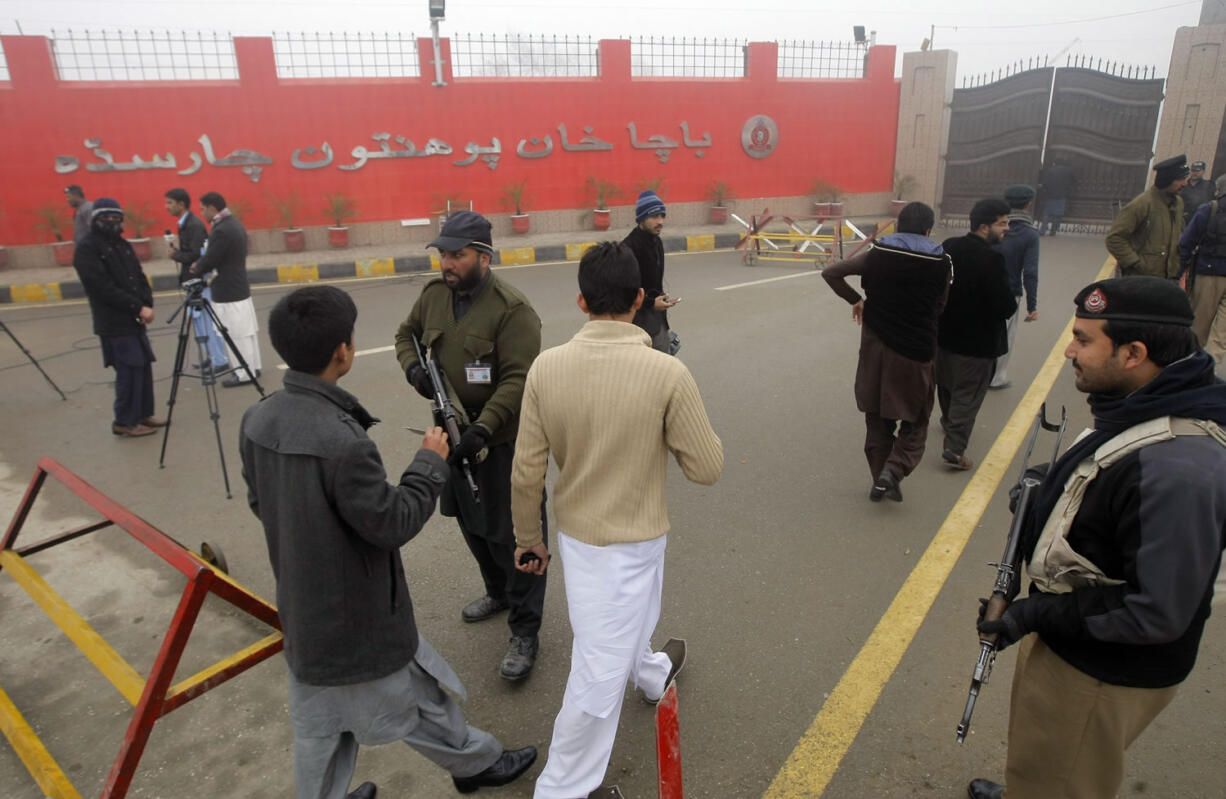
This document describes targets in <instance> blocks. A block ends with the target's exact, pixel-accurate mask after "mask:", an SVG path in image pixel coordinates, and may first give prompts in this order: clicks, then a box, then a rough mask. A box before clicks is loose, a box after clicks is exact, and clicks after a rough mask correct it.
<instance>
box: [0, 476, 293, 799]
mask: <svg viewBox="0 0 1226 799" xmlns="http://www.w3.org/2000/svg"><path fill="white" fill-rule="evenodd" d="M48 477H53V478H55V479H56V480H57V481H59V482H60V483H61V484H63V485H64V486H65V487H66V488H67V489H68V490H69V491H71V492H72V493H73V494H75V495H76V496H78V497H80V498H81V499H82V500H84V501H85V502H86V503H87V504H89V505H90V506H92V507H93V508H94V509H95V510H96V511H98V512H99V513H101V514H102V516H103V517H104V518H103V519H102V520H101V521H97V522H94V523H92V524H88V525H85V526H84V527H79V528H77V529H75V530H69V531H68V532H64V533H60V534H58V535H55V536H53V537H51V538H49V539H46V540H44V541H40V542H38V543H35V544H29V545H27V546H24V547H20V548H18V547H15V546H14V544H15V542H16V540H17V536H18V534H19V533H20V532H21V528H22V526H23V525H24V524H25V521H26V518H27V517H28V516H29V513H30V509H31V507H32V506H33V504H34V500H35V499H36V498H37V497H38V493H39V491H40V490H41V489H42V486H43V483H44V482H45V481H46V479H47V478H48ZM112 525H114V526H117V527H119V528H121V529H122V530H124V531H125V532H127V533H128V534H129V535H131V536H132V537H133V538H135V539H136V540H137V541H139V542H140V543H141V544H144V545H145V546H146V547H147V548H149V549H150V550H151V551H152V552H153V553H154V554H155V555H157V556H158V557H160V558H161V559H162V560H164V561H166V563H167V564H169V565H170V566H172V567H174V568H175V569H177V570H178V571H179V572H180V573H181V574H183V576H184V577H186V578H187V584H186V586H184V588H183V594H182V596H181V597H180V599H179V604H178V607H177V608H176V610H175V614H174V617H173V619H172V620H171V622H170V627H169V628H168V629H167V631H166V634H165V636H164V637H163V639H162V646H161V649H160V650H159V651H158V654H157V659H156V660H155V661H154V664H153V669H152V671H151V673H150V674H149V676H148V678H146V679H143V680H142V678H141V676H140V675H139V674H138V673H137V672H136V670H135V669H133V668H132V666H130V665H129V664H128V663H127V661H125V660H124V659H123V658H122V657H121V656H120V655H119V653H118V652H116V651H115V649H114V648H112V647H111V646H110V644H108V643H107V642H106V641H105V640H104V639H103V638H102V636H101V635H99V634H98V633H97V632H96V631H95V630H94V629H93V628H92V627H91V626H90V625H89V623H88V622H87V621H86V620H85V619H84V618H82V617H81V616H80V615H79V614H78V613H77V612H76V611H75V610H73V609H72V608H71V607H70V606H69V604H68V603H67V602H66V601H65V600H64V599H63V598H62V597H61V596H60V595H59V594H57V593H56V592H55V591H54V590H53V589H52V588H51V586H50V585H48V584H47V582H46V581H44V580H43V578H42V577H41V576H40V575H39V574H38V573H37V572H36V571H35V570H34V569H33V568H32V567H31V566H30V564H29V563H28V562H27V561H26V556H28V555H32V554H34V553H35V552H42V551H43V550H46V549H50V548H51V547H54V546H57V545H59V544H62V543H64V542H66V541H71V540H73V539H75V538H80V537H81V536H84V535H88V534H90V533H93V532H96V531H98V530H101V529H104V528H106V527H110V526H112ZM0 568H2V569H3V570H4V571H6V572H8V574H9V575H10V576H11V577H12V578H13V579H14V580H15V581H16V582H17V584H18V585H20V586H21V587H22V588H23V589H24V590H25V591H26V593H28V594H29V595H30V597H31V598H32V599H33V600H34V601H35V602H36V603H37V604H38V605H39V606H40V607H41V608H42V609H43V610H44V611H45V612H46V613H47V615H48V616H50V617H51V620H52V621H54V622H55V623H56V625H57V626H59V628H60V629H61V630H62V631H63V632H64V634H65V635H67V636H68V638H69V640H71V641H72V642H73V643H74V644H76V646H77V648H78V649H80V650H81V652H82V654H84V655H85V656H86V657H87V658H88V659H89V660H90V662H92V663H93V664H94V666H95V667H96V668H97V669H98V671H100V672H101V673H102V675H103V676H104V677H106V678H107V679H108V680H109V681H110V682H111V684H112V685H114V686H115V688H116V690H118V691H119V693H120V694H122V695H123V697H124V698H125V699H127V700H128V702H129V703H130V704H132V705H133V706H134V707H135V711H134V713H133V715H132V720H131V722H130V723H129V724H128V729H127V732H126V733H125V734H124V737H123V742H122V744H121V745H120V748H119V753H118V754H117V755H116V756H115V761H114V763H113V764H112V766H111V771H110V774H109V775H108V776H107V780H106V784H105V786H104V787H103V789H102V799H121V797H123V796H125V795H126V794H127V792H128V788H129V786H130V785H131V783H132V778H133V776H135V774H136V767H137V764H138V763H139V762H140V758H141V754H142V753H143V752H144V750H145V744H146V743H147V742H148V740H149V735H150V733H151V732H152V731H153V725H154V724H155V723H156V722H157V720H158V719H160V718H161V717H162V716H165V715H166V714H167V713H169V712H170V711H172V710H175V709H176V708H178V707H181V706H182V705H185V704H187V703H188V702H190V701H191V700H193V699H195V698H196V697H198V696H200V695H201V694H203V693H205V692H207V691H209V690H212V689H213V688H216V687H217V686H219V685H221V684H222V683H224V682H226V681H227V680H230V679H232V678H233V677H236V676H237V675H239V674H241V673H243V672H244V671H246V670H247V669H249V668H251V667H252V666H254V665H256V664H257V663H260V662H262V661H264V660H266V659H268V658H269V657H271V656H273V655H275V654H276V653H278V652H280V651H281V649H282V646H283V641H282V638H281V633H280V629H281V623H280V620H279V618H278V617H277V609H276V608H275V607H273V606H272V605H271V604H269V603H268V602H266V601H264V600H263V599H260V598H259V597H258V596H256V595H255V594H253V593H252V592H251V591H250V590H248V589H247V588H244V587H243V586H241V585H239V584H238V583H236V582H235V581H233V580H231V579H230V578H229V577H228V576H227V575H226V574H224V573H223V572H221V571H218V570H216V569H214V568H213V567H212V566H210V565H209V564H208V563H207V562H205V561H204V560H203V559H201V558H200V557H199V556H197V555H196V554H195V553H193V552H191V551H189V550H188V549H186V548H185V547H183V546H182V545H181V544H179V543H178V542H177V541H175V540H174V539H172V538H170V537H169V536H168V535H166V534H165V533H163V532H161V531H160V530H158V529H157V528H155V527H153V526H152V525H151V524H149V523H148V522H146V521H145V520H143V519H141V518H140V517H139V516H137V515H136V514H134V513H132V512H131V511H129V510H127V509H126V508H124V507H122V506H121V505H119V504H118V503H116V502H114V501H113V500H111V499H110V498H108V497H107V496H105V495H104V494H102V493H101V492H100V491H98V490H97V489H96V488H94V487H93V486H91V485H90V484H88V483H86V482H85V481H84V480H82V479H81V478H80V477H78V476H77V475H76V474H73V473H72V472H71V471H69V470H68V469H67V468H65V467H64V466H63V465H61V464H60V463H58V462H56V461H55V460H52V459H51V458H42V459H41V460H40V461H39V462H38V468H37V470H36V471H35V473H34V478H33V479H32V480H31V481H30V485H29V487H28V488H27V489H26V493H25V496H24V497H23V498H22V500H21V504H20V505H19V506H18V508H17V512H16V513H15V514H14V516H13V520H12V522H11V523H10V524H9V528H8V531H7V532H6V533H5V535H4V540H3V542H2V543H0ZM210 593H211V594H213V595H215V596H217V597H218V598H219V599H223V600H225V601H226V602H229V603H230V604H231V605H233V606H234V607H235V608H237V609H238V610H240V611H242V612H243V613H246V614H248V615H250V616H252V617H254V618H256V619H258V620H259V621H261V622H263V623H264V624H266V625H268V626H269V627H272V628H274V629H275V630H277V632H274V633H273V634H271V635H269V636H267V637H265V638H264V639H262V640H260V641H257V642H256V643H254V644H252V645H251V646H248V647H247V648H245V649H243V650H241V651H239V652H237V653H235V654H233V655H231V656H230V657H227V658H225V659H224V660H221V661H219V662H217V663H214V664H213V665H211V666H208V667H207V668H205V669H203V670H202V671H200V672H198V673H197V674H195V675H193V676H191V677H188V678H187V679H185V680H182V681H180V682H178V683H176V684H173V685H172V684H171V680H172V679H174V676H175V670H176V669H177V668H178V665H179V660H180V658H181V657H182V655H183V650H184V649H185V648H186V646H187V642H188V639H189V638H190V637H191V633H192V628H193V627H194V625H195V623H196V619H197V617H198V616H199V613H200V608H201V606H202V605H203V603H204V598H205V596H206V595H207V594H210ZM0 732H3V733H4V735H5V737H6V738H8V740H9V743H10V744H11V745H12V747H13V749H14V750H15V751H16V752H17V755H18V757H20V758H21V760H22V762H23V763H24V764H25V766H26V768H27V769H28V770H29V772H30V774H31V776H32V777H33V778H34V780H35V782H37V783H38V786H39V787H40V788H41V789H42V791H43V793H44V794H46V795H47V796H48V797H51V799H80V794H79V793H78V792H77V790H76V788H74V787H73V785H72V783H70V782H69V781H68V778H67V777H66V776H65V774H64V772H63V770H62V769H61V768H60V767H59V765H58V764H57V763H56V762H55V760H54V759H53V758H52V757H51V755H50V753H49V752H48V751H47V750H46V748H45V747H44V746H43V745H42V742H41V741H40V740H39V739H38V736H37V735H36V734H35V733H34V730H33V729H32V728H31V727H30V725H29V724H28V723H27V722H26V720H25V718H24V717H23V716H22V715H21V712H20V711H19V710H18V709H17V707H16V706H15V705H14V704H13V703H12V702H11V701H10V700H9V698H8V695H7V694H5V693H4V691H3V690H2V689H0Z"/></svg>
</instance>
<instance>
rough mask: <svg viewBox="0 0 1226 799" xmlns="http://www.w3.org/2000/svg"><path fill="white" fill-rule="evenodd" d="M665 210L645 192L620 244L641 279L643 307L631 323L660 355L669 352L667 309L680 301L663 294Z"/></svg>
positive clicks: (653, 197) (670, 350)
mask: <svg viewBox="0 0 1226 799" xmlns="http://www.w3.org/2000/svg"><path fill="white" fill-rule="evenodd" d="M665 213H666V209H665V208H664V201H663V200H661V199H660V198H659V197H658V196H657V195H656V193H655V192H654V191H652V190H651V189H647V190H646V191H644V192H643V193H642V194H640V195H639V199H638V202H636V203H635V204H634V221H635V223H636V226H635V228H634V230H632V231H630V235H628V236H626V238H625V239H623V240H622V243H623V244H625V245H626V246H627V247H629V248H630V249H631V251H632V252H633V253H634V257H635V258H636V259H637V260H638V262H639V275H640V276H641V277H642V279H643V295H644V296H643V305H642V307H641V308H639V310H638V311H637V312H636V313H635V315H634V323H635V324H636V325H638V326H639V327H641V328H643V329H644V330H646V331H647V335H649V336H651V346H652V347H654V348H655V349H657V350H659V351H660V352H671V353H672V354H676V350H673V349H670V336H669V329H668V309H669V308H672V307H673V306H674V305H676V304H677V303H678V302H680V300H678V299H674V298H673V297H670V296H668V294H667V293H665V291H664V242H662V241H661V240H660V231H662V230H664V216H665Z"/></svg>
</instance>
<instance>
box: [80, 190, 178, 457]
mask: <svg viewBox="0 0 1226 799" xmlns="http://www.w3.org/2000/svg"><path fill="white" fill-rule="evenodd" d="M72 265H73V267H75V268H76V270H77V275H79V276H80V278H81V286H82V287H83V288H84V289H85V296H86V297H87V298H88V299H89V310H90V313H91V314H92V315H93V317H94V333H96V334H97V335H98V338H99V339H101V341H102V364H103V365H104V366H111V367H114V369H115V418H114V421H113V422H111V432H112V433H114V434H115V435H117V436H124V437H127V438H135V437H138V436H148V435H152V434H153V433H156V432H157V430H156V429H155V428H158V427H164V426H165V425H166V422H164V421H162V420H161V419H155V418H154V417H153V362H154V361H155V360H157V359H156V358H155V357H154V356H153V347H152V346H151V345H150V344H149V336H148V335H146V333H145V326H146V325H149V324H152V323H153V289H152V288H151V287H150V285H149V281H148V279H147V278H146V277H145V272H144V270H143V269H141V265H140V259H139V258H137V257H136V253H135V252H134V251H133V250H132V245H131V244H129V243H128V242H127V241H126V240H125V239H124V237H123V209H122V208H120V206H119V203H118V202H116V201H115V200H112V199H111V198H110V197H99V198H98V201H97V202H95V203H94V208H93V212H92V214H91V219H90V227H89V232H88V233H86V234H85V236H84V237H83V238H82V239H81V240H80V241H79V242H77V247H76V251H75V253H74V254H73V260H72Z"/></svg>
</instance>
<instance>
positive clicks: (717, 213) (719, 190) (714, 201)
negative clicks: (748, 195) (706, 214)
mask: <svg viewBox="0 0 1226 799" xmlns="http://www.w3.org/2000/svg"><path fill="white" fill-rule="evenodd" d="M706 195H707V199H708V200H710V201H711V224H712V225H722V224H724V223H725V222H727V221H728V205H727V203H728V201H729V200H732V199H735V195H734V194H733V193H732V189H731V188H729V187H728V184H727V183H725V182H723V181H722V180H713V181H711V182H710V183H708V184H707V188H706Z"/></svg>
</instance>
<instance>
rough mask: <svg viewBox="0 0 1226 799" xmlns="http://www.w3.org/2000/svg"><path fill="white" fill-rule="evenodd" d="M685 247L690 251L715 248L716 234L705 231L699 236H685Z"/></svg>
mask: <svg viewBox="0 0 1226 799" xmlns="http://www.w3.org/2000/svg"><path fill="white" fill-rule="evenodd" d="M685 249H686V250H687V251H688V252H707V251H709V250H714V249H715V234H713V233H703V234H701V235H698V236H686V237H685Z"/></svg>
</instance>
